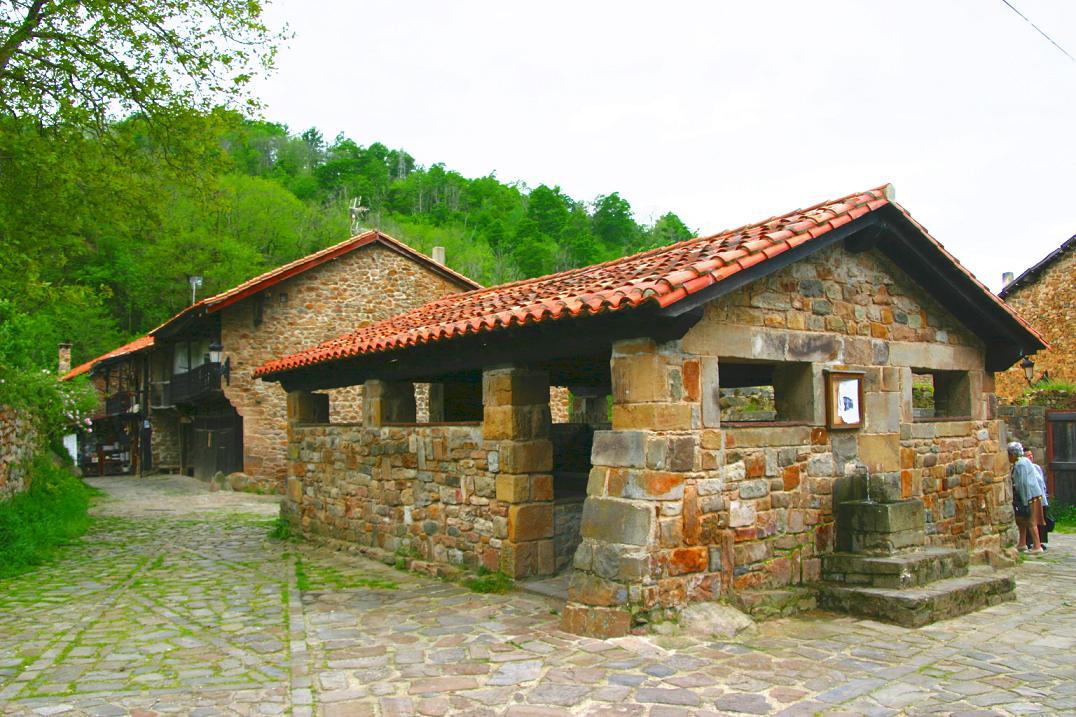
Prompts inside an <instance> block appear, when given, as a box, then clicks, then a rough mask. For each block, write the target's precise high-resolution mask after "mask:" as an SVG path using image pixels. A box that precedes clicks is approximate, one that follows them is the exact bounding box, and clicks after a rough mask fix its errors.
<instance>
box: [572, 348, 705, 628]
mask: <svg viewBox="0 0 1076 717" xmlns="http://www.w3.org/2000/svg"><path fill="white" fill-rule="evenodd" d="M611 369H612V383H613V430H611V431H596V432H595V434H594V448H593V452H592V455H591V463H592V465H593V468H592V469H591V474H590V482H589V484H588V486H587V500H586V503H585V504H584V507H583V523H582V528H581V533H582V538H583V541H582V543H581V544H580V546H579V549H578V550H577V551H576V555H575V562H574V566H575V573H574V574H573V576H572V581H571V585H570V587H569V591H568V604H567V606H566V607H565V611H564V614H563V619H562V625H563V627H564V629H566V630H568V631H570V632H575V633H582V634H588V635H594V636H601V637H612V636H616V635H624V634H627V633H628V631H629V630H630V629H631V626H632V622H633V617H635V616H636V615H638V614H639V613H655V614H660V613H661V612H662V611H663V610H670V611H675V610H678V609H679V608H682V607H683V606H684V605H686V604H687V602H688V601H689V600H703V599H714V598H716V597H717V596H718V594H719V592H720V585H721V583H720V575H719V574H717V573H715V572H712V568H711V551H710V549H709V548H708V546H707V545H706V544H705V543H704V539H703V536H702V535H701V531H700V527H699V519H698V515H699V511H698V498H697V483H698V479H699V478H701V477H702V474H701V473H699V472H697V471H699V468H700V465H699V463H700V458H699V435H700V429H701V427H702V415H701V413H702V411H701V400H700V398H701V396H700V394H701V387H700V362H699V359H697V358H694V357H689V356H685V355H684V354H683V352H682V350H681V347H680V343H679V342H670V343H668V344H663V345H661V346H658V345H656V344H655V343H654V342H653V341H650V340H647V339H642V340H638V339H637V340H627V341H619V342H616V343H615V344H614V345H613V354H612V360H611ZM719 562H720V558H719V557H718V563H719ZM714 570H720V566H718V567H717V568H716V569H714Z"/></svg>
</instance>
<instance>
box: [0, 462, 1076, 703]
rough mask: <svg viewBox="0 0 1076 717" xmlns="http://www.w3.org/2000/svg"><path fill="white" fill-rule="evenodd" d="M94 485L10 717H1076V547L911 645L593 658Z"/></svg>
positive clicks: (290, 546)
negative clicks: (99, 495) (997, 600)
mask: <svg viewBox="0 0 1076 717" xmlns="http://www.w3.org/2000/svg"><path fill="white" fill-rule="evenodd" d="M91 482H92V483H94V485H97V486H98V487H101V488H103V489H104V490H106V491H107V492H108V493H109V497H108V498H105V499H100V500H99V502H98V503H97V507H96V509H95V512H96V513H97V515H98V516H100V520H99V521H98V522H97V523H96V525H95V527H94V528H93V529H92V531H91V532H90V533H89V534H88V535H87V536H86V537H85V538H84V540H83V541H82V542H81V543H80V544H78V545H76V546H72V547H69V548H67V549H66V550H65V551H64V553H63V554H62V557H61V559H60V560H59V561H57V562H55V563H54V564H51V565H48V566H46V567H43V568H41V569H39V570H37V571H35V572H34V573H31V574H29V575H25V576H22V577H20V578H18V579H14V580H8V581H0V711H2V712H3V713H4V714H10V715H57V714H64V715H95V716H98V717H107V716H110V715H141V716H142V717H148V716H149V715H155V714H181V715H186V714H189V715H215V714H228V715H230V714H238V715H275V714H292V715H312V714H318V715H326V716H333V717H343V716H345V715H349V716H350V715H357V716H363V715H379V716H384V717H389V716H396V715H412V714H421V715H431V716H439V715H462V714H473V715H503V714H507V715H510V716H513V717H538V716H539V715H542V716H545V715H548V716H554V715H567V714H587V715H606V714H608V715H626V716H631V715H652V716H654V717H658V716H661V717H674V716H677V717H678V716H680V715H684V716H685V717H686V716H689V715H697V716H698V717H703V716H708V715H719V714H732V715H743V714H752V715H769V714H780V715H813V714H822V715H837V714H849V715H860V714H866V715H903V714H909V715H916V714H955V715H956V714H958V715H973V714H974V715H992V714H998V715H1016V714H1058V715H1060V714H1072V713H1074V712H1076V660H1073V655H1074V654H1076V649H1074V648H1076V536H1060V535H1059V536H1055V537H1054V538H1053V541H1052V545H1051V550H1050V552H1049V553H1048V554H1046V555H1045V556H1042V557H1039V558H1032V559H1029V560H1027V561H1026V562H1024V563H1023V565H1022V566H1021V567H1020V568H1019V569H1018V573H1017V579H1018V588H1017V595H1018V601H1017V602H1016V603H1007V604H1003V605H1000V606H996V607H993V608H989V609H987V610H984V611H981V612H979V613H976V614H973V615H970V616H967V617H963V618H960V619H956V620H951V621H948V622H943V623H939V624H935V625H932V626H929V627H926V628H921V629H918V630H911V629H905V628H898V627H892V626H889V625H884V624H880V623H876V622H872V621H867V620H859V619H853V618H849V617H845V616H838V615H832V614H825V613H816V614H812V615H807V616H803V617H799V618H795V619H783V620H776V621H771V622H766V623H763V624H761V625H760V627H759V630H758V631H757V633H755V634H752V635H749V636H743V637H741V638H738V639H737V640H735V641H731V642H724V641H713V640H709V639H706V637H705V636H702V635H676V634H673V635H660V636H657V635H655V636H646V637H639V636H633V637H625V638H618V639H613V640H608V641H599V640H594V639H590V638H581V637H576V636H573V635H569V634H566V633H563V632H560V631H559V630H558V629H557V625H558V616H557V609H558V605H557V603H556V602H555V601H552V600H550V599H546V598H542V597H539V596H535V595H530V594H524V593H519V592H515V593H511V594H508V595H479V594H474V593H471V592H470V591H468V590H466V589H464V588H462V587H460V586H457V585H454V584H450V583H445V582H441V581H438V580H434V579H429V578H425V577H421V576H416V575H410V574H407V573H404V572H400V571H397V570H393V569H392V568H389V567H386V566H383V565H381V564H379V563H375V562H371V561H366V560H363V559H361V558H356V557H353V556H349V555H341V554H337V553H332V552H329V551H326V550H322V549H318V548H313V547H309V546H306V545H299V544H295V543H288V542H279V541H274V540H271V539H269V537H268V530H269V527H270V524H271V522H272V519H273V517H274V516H275V515H276V512H277V503H276V499H275V498H272V497H268V496H254V495H248V494H238V493H227V492H220V493H209V492H207V491H206V489H205V487H204V485H203V484H201V483H198V482H196V481H194V480H192V479H186V478H179V477H165V478H148V479H142V480H137V479H128V478H111V479H94V480H93V481H91Z"/></svg>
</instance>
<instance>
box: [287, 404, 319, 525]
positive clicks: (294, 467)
mask: <svg viewBox="0 0 1076 717" xmlns="http://www.w3.org/2000/svg"><path fill="white" fill-rule="evenodd" d="M287 414H288V477H287V485H286V486H285V491H284V501H283V502H282V503H281V512H282V514H283V515H284V517H285V518H287V520H288V521H289V522H290V523H291V524H292V527H294V528H295V529H296V530H298V529H299V524H300V520H301V518H302V505H303V474H304V473H305V472H306V466H305V464H304V463H303V462H302V456H301V445H300V443H301V441H300V440H299V438H298V436H297V435H296V433H295V428H296V426H298V425H299V424H301V423H328V422H329V396H328V394H324V393H309V392H307V391H289V392H288V399H287Z"/></svg>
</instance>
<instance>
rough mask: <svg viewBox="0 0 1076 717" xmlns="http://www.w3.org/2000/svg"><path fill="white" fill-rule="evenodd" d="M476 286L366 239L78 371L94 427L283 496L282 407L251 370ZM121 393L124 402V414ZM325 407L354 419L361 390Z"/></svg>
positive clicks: (167, 459) (283, 271) (226, 298)
mask: <svg viewBox="0 0 1076 717" xmlns="http://www.w3.org/2000/svg"><path fill="white" fill-rule="evenodd" d="M476 287H478V284H476V283H475V282H474V281H472V280H470V279H468V278H467V277H465V276H463V275H461V274H459V273H457V272H455V271H453V270H452V269H450V268H448V267H447V266H444V265H443V264H440V263H438V262H435V261H434V260H432V259H430V258H429V257H427V256H425V255H423V254H421V253H419V252H416V251H414V250H413V249H411V248H410V247H408V246H407V245H405V244H403V243H401V242H398V241H396V240H395V239H393V238H392V237H389V236H388V235H386V234H383V233H381V232H378V231H369V232H365V233H363V234H360V235H358V236H355V237H352V238H350V239H348V240H346V241H344V242H341V243H339V244H336V245H334V246H331V247H328V248H326V249H323V250H321V251H319V252H316V253H314V254H311V255H309V256H306V257H303V258H302V259H299V260H297V261H294V262H291V263H289V264H286V265H284V266H281V267H278V268H276V269H274V270H272V271H269V272H266V273H264V274H261V275H259V276H256V277H254V278H252V279H250V280H248V281H246V282H243V283H242V284H240V285H238V286H236V287H233V288H231V289H229V290H227V291H224V292H221V293H219V294H217V295H215V296H211V297H208V298H205V299H202V300H200V301H198V302H197V303H195V304H193V305H192V306H190V307H188V308H187V309H185V310H184V311H182V312H180V313H179V314H178V315H176V316H175V317H173V318H172V319H170V320H168V321H167V322H165V323H164V324H162V325H161V326H159V327H157V328H156V329H154V330H153V331H152V332H150V334H149V336H147V337H144V338H143V339H139V340H138V341H136V342H134V343H133V344H129V345H128V346H127V347H122V348H121V349H117V350H116V351H114V352H111V353H109V354H106V355H105V356H103V357H99V358H97V359H94V360H93V361H91V362H88V363H87V364H85V365H84V366H83V367H80V369H81V370H83V371H84V370H92V372H93V380H94V382H95V383H96V384H99V385H100V388H101V391H102V398H103V400H102V410H101V417H100V418H101V420H102V422H106V421H107V422H116V420H117V419H119V418H122V420H123V421H126V423H131V422H132V420H133V421H139V422H141V425H143V426H145V427H146V436H145V437H144V439H143V440H144V444H146V443H148V445H149V446H151V450H150V451H149V453H148V454H147V455H146V456H145V458H144V461H143V464H144V465H145V466H152V467H154V468H157V469H165V470H175V471H181V472H183V473H188V474H191V475H196V476H198V477H201V478H209V477H212V476H213V475H214V474H215V473H217V472H218V471H219V472H223V473H225V474H228V473H232V472H237V471H242V472H245V473H247V474H248V475H249V476H250V477H251V479H252V480H253V481H255V482H256V484H257V485H259V486H261V487H264V488H266V489H270V490H281V489H282V488H283V484H284V476H285V473H286V467H287V462H286V455H285V452H286V445H285V444H286V411H285V399H284V396H283V395H282V394H281V393H280V391H279V390H276V389H275V387H274V386H272V385H265V384H264V383H263V382H262V381H261V380H258V379H255V378H254V377H253V376H252V375H251V373H252V371H253V369H254V368H256V367H257V366H259V365H261V364H262V363H264V362H265V361H267V360H269V359H271V358H272V357H274V356H279V355H281V354H283V353H287V352H290V351H294V350H296V349H298V348H301V347H305V346H311V345H315V344H317V343H318V342H321V341H324V340H326V339H328V338H331V337H333V336H335V335H336V334H338V333H339V332H340V327H341V326H348V327H351V326H355V325H365V324H371V323H375V322H378V321H381V320H383V319H386V318H388V317H389V316H392V315H394V314H397V313H400V312H403V311H406V310H408V309H411V308H414V307H416V306H421V305H423V304H425V303H428V302H430V301H433V300H434V299H437V298H440V297H442V296H445V295H446V294H451V293H454V292H459V291H464V290H469V289H474V288H476ZM75 373H76V372H72V375H73V374H75ZM121 374H122V376H124V379H123V381H122V382H120V383H117V377H119V376H120V375H121ZM120 394H123V395H124V396H127V397H128V398H127V401H126V403H124V404H123V405H120V404H121V401H120V399H119V396H120ZM332 402H333V409H334V411H335V413H336V415H337V417H338V418H339V419H340V420H343V421H348V420H359V418H360V416H361V388H357V387H356V388H344V389H341V390H339V391H334V392H332ZM131 407H135V408H136V409H137V410H136V411H131V410H130V409H131ZM117 412H120V413H119V414H117ZM128 465H130V464H128Z"/></svg>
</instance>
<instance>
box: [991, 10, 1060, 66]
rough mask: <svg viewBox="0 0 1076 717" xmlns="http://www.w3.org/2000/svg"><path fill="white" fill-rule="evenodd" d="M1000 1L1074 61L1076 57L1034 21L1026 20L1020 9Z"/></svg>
mask: <svg viewBox="0 0 1076 717" xmlns="http://www.w3.org/2000/svg"><path fill="white" fill-rule="evenodd" d="M1001 2H1003V3H1005V4H1006V5H1008V6H1009V9H1010V10H1012V11H1013V12H1015V13H1016V14H1017V15H1019V16H1020V17H1022V18H1024V22H1026V23H1027V24H1028V25H1031V27H1033V28H1035V30H1036V31H1037V32H1038V33H1039V34H1040V35H1042V36H1043V37H1045V38H1046V39H1047V40H1049V41H1050V44H1051V45H1053V46H1054V47H1056V48H1057V49H1058V50H1061V52H1064V53H1065V57H1067V58H1069V59H1070V60H1072V61H1073V62H1076V57H1073V56H1072V55H1070V54H1069V53H1068V51H1067V50H1066V49H1065V48H1063V47H1061V45H1058V44H1057V43H1056V42H1054V38H1052V37H1050V36H1049V35H1047V34H1046V33H1045V32H1043V31H1042V29H1041V28H1040V27H1039V26H1038V25H1036V24H1035V23H1033V22H1031V20H1028V19H1027V15H1025V14H1024V13H1022V12H1020V11H1019V10H1017V9H1016V8H1015V7H1013V5H1012V3H1010V2H1009V0H1001Z"/></svg>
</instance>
